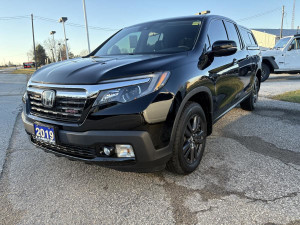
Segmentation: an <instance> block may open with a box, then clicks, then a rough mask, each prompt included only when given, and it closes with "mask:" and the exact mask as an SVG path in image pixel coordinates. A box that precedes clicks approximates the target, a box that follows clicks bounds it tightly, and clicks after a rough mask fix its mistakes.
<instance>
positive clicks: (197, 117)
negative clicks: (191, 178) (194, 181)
mask: <svg viewBox="0 0 300 225" xmlns="http://www.w3.org/2000/svg"><path fill="white" fill-rule="evenodd" d="M175 129H176V131H175V140H174V141H173V145H172V147H173V156H172V158H171V159H170V161H169V162H168V163H167V167H166V168H167V169H168V170H169V171H171V172H174V173H178V174H189V173H191V172H193V171H194V170H195V169H196V168H197V167H198V165H199V163H200V161H201V159H202V155H203V152H204V149H205V143H206V134H207V122H206V117H205V113H204V111H203V109H202V108H201V106H200V105H199V104H197V103H195V102H188V103H187V104H186V105H185V107H184V109H183V111H182V113H181V116H180V119H179V122H178V125H177V127H175Z"/></svg>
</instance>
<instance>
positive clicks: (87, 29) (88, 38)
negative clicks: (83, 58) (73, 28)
mask: <svg viewBox="0 0 300 225" xmlns="http://www.w3.org/2000/svg"><path fill="white" fill-rule="evenodd" d="M82 4H83V13H84V20H85V30H86V37H87V42H88V51H89V53H91V48H90V37H89V28H88V22H87V15H86V8H85V0H82Z"/></svg>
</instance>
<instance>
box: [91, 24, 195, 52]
mask: <svg viewBox="0 0 300 225" xmlns="http://www.w3.org/2000/svg"><path fill="white" fill-rule="evenodd" d="M200 27H201V21H200V20H196V21H195V20H183V21H163V22H152V23H147V24H142V25H137V26H132V27H128V28H125V29H123V30H121V31H120V32H118V33H117V34H116V35H114V36H113V37H112V38H111V39H110V40H109V41H108V42H107V43H105V44H104V45H103V46H102V47H101V48H100V49H99V50H98V51H97V52H96V53H95V55H94V56H99V57H100V56H107V55H134V54H168V53H177V52H184V51H189V50H191V49H193V47H194V45H195V43H196V40H197V38H198V34H199V31H200Z"/></svg>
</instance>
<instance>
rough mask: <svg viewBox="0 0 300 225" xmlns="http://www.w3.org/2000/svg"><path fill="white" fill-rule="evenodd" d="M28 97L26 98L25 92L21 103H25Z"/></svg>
mask: <svg viewBox="0 0 300 225" xmlns="http://www.w3.org/2000/svg"><path fill="white" fill-rule="evenodd" d="M27 98H28V96H27V91H25V93H24V95H23V97H22V101H23V103H26V100H27Z"/></svg>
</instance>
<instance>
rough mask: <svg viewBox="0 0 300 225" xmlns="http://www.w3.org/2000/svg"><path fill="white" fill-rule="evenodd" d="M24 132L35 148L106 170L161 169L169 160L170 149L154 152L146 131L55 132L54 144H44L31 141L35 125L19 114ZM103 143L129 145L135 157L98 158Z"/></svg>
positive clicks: (146, 170)
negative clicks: (55, 139) (55, 143)
mask: <svg viewBox="0 0 300 225" xmlns="http://www.w3.org/2000/svg"><path fill="white" fill-rule="evenodd" d="M22 120H23V123H24V127H25V130H26V132H27V134H28V135H29V137H30V139H31V141H32V142H33V144H35V145H36V146H38V147H40V148H42V149H44V150H45V151H47V152H51V153H54V154H55V155H57V156H64V157H67V158H69V159H72V160H80V161H84V162H87V163H95V164H99V165H102V166H105V167H109V168H113V169H117V170H121V171H132V172H154V171H159V170H163V169H164V168H165V165H166V163H167V161H168V160H169V159H170V157H171V153H172V151H171V150H170V148H169V147H168V146H167V147H164V148H161V149H155V147H154V145H153V142H152V140H151V138H150V135H149V133H148V132H147V131H96V130H94V131H86V132H74V131H66V130H58V132H57V138H58V143H57V145H50V144H44V143H41V142H37V141H36V140H35V139H34V136H33V134H34V126H33V123H32V122H31V121H29V120H28V119H27V118H26V115H25V113H24V112H23V113H22ZM106 144H130V145H132V146H133V149H134V153H135V158H116V157H104V156H99V155H97V146H100V145H106Z"/></svg>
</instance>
